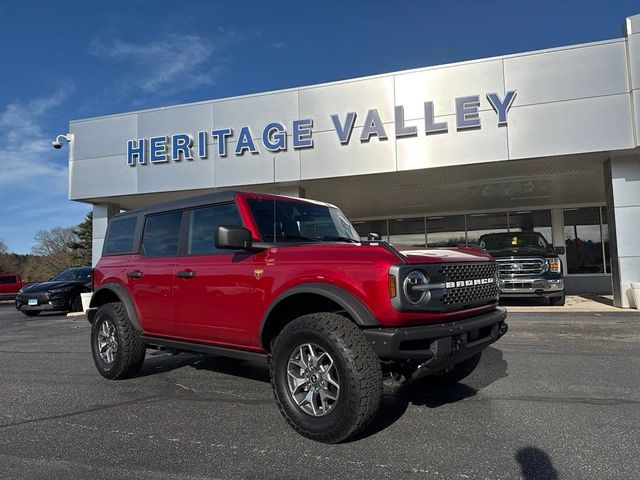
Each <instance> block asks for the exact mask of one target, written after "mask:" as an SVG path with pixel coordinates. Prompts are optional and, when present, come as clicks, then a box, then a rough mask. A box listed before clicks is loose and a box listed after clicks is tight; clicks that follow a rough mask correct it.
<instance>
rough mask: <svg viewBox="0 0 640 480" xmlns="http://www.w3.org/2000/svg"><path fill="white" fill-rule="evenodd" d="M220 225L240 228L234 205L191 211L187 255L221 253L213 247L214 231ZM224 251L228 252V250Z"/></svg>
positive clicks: (240, 223) (240, 222)
mask: <svg viewBox="0 0 640 480" xmlns="http://www.w3.org/2000/svg"><path fill="white" fill-rule="evenodd" d="M220 225H239V226H242V221H241V220H240V215H238V210H237V208H236V205H235V204H233V203H230V204H227V205H216V206H214V207H205V208H198V209H195V210H192V212H191V220H190V221H189V240H188V242H187V253H188V254H189V255H202V254H205V253H215V252H219V251H221V250H219V249H217V248H216V246H215V237H216V230H217V229H218V227H219V226H220ZM226 251H227V252H229V250H226Z"/></svg>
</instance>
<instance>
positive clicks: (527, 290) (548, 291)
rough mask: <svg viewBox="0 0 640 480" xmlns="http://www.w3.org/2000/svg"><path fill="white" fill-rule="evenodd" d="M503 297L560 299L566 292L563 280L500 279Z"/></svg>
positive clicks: (539, 278)
mask: <svg viewBox="0 0 640 480" xmlns="http://www.w3.org/2000/svg"><path fill="white" fill-rule="evenodd" d="M498 286H499V287H500V296H501V297H559V296H562V294H563V292H564V280H563V279H562V278H544V277H530V278H521V277H518V278H500V280H499V282H498Z"/></svg>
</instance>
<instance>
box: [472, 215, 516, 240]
mask: <svg viewBox="0 0 640 480" xmlns="http://www.w3.org/2000/svg"><path fill="white" fill-rule="evenodd" d="M508 231H509V228H508V223H507V214H506V212H500V213H472V214H470V215H467V243H478V239H479V238H480V236H482V235H485V234H487V233H503V232H508Z"/></svg>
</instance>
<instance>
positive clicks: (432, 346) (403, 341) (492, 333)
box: [363, 308, 508, 376]
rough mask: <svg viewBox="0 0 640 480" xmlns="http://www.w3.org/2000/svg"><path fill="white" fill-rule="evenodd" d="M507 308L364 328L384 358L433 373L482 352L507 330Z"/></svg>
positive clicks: (377, 352)
mask: <svg viewBox="0 0 640 480" xmlns="http://www.w3.org/2000/svg"><path fill="white" fill-rule="evenodd" d="M506 317H507V311H506V310H505V309H504V308H496V309H495V310H493V311H492V312H489V313H484V314H481V315H477V316H475V317H472V318H466V319H463V320H458V321H453V322H449V323H441V324H435V325H423V326H419V327H401V328H378V329H367V330H364V331H363V332H364V335H365V336H366V337H367V339H368V340H369V341H370V342H371V345H372V346H373V350H374V351H375V353H376V354H377V355H378V357H379V358H380V359H381V360H383V361H391V362H398V363H405V364H408V365H416V364H417V367H416V372H415V374H414V376H416V375H429V374H433V373H437V372H439V371H442V370H446V369H447V368H449V367H451V366H453V365H455V364H456V363H459V362H461V361H463V360H465V359H467V358H469V357H472V356H473V355H475V354H476V353H478V352H481V351H482V350H484V349H485V348H487V347H488V346H489V345H491V344H492V343H494V342H496V341H497V340H498V339H499V338H500V337H502V336H503V335H504V334H505V333H507V330H508V327H507V324H506V322H505V319H506Z"/></svg>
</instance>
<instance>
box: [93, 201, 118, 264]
mask: <svg viewBox="0 0 640 480" xmlns="http://www.w3.org/2000/svg"><path fill="white" fill-rule="evenodd" d="M118 211H119V209H118V207H117V205H113V204H110V203H107V204H96V205H94V206H93V248H92V252H91V266H93V267H95V265H96V263H98V260H100V256H101V255H102V246H103V245H104V239H105V237H106V235H107V226H108V225H109V219H110V218H111V217H113V216H114V215H115V214H116V213H118Z"/></svg>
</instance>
